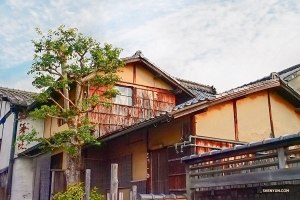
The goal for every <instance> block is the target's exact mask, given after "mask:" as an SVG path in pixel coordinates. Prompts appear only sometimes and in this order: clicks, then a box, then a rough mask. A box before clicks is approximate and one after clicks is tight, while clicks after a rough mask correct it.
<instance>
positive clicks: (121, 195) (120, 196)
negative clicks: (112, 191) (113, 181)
mask: <svg viewBox="0 0 300 200" xmlns="http://www.w3.org/2000/svg"><path fill="white" fill-rule="evenodd" d="M119 200H123V192H120V193H119Z"/></svg>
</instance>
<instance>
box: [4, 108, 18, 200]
mask: <svg viewBox="0 0 300 200" xmlns="http://www.w3.org/2000/svg"><path fill="white" fill-rule="evenodd" d="M10 109H11V112H12V113H14V128H13V134H12V141H11V149H10V158H9V165H8V174H7V176H8V178H7V188H6V192H7V200H10V198H11V187H12V175H13V166H14V155H15V143H16V137H17V129H18V115H19V112H18V111H17V110H15V108H14V107H11V108H10Z"/></svg>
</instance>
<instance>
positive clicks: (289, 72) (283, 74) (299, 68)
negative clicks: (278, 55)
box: [174, 65, 300, 110]
mask: <svg viewBox="0 0 300 200" xmlns="http://www.w3.org/2000/svg"><path fill="white" fill-rule="evenodd" d="M295 74H298V75H300V65H295V66H293V67H290V68H287V69H284V70H282V71H280V72H272V73H271V74H270V75H268V76H265V77H263V78H261V79H258V80H256V81H252V82H250V83H247V84H244V85H242V86H239V87H236V88H233V89H231V90H228V91H225V92H222V93H219V94H216V95H209V94H208V95H207V96H205V95H204V96H202V97H198V98H194V99H192V100H190V101H187V102H185V103H182V104H180V105H178V106H176V107H175V108H174V110H179V109H182V108H185V107H188V106H190V105H193V104H196V103H199V102H202V101H205V100H215V99H220V98H224V97H227V96H230V95H233V94H235V93H241V92H243V91H246V90H253V89H255V88H259V87H263V86H266V85H269V84H272V83H274V82H276V81H277V82H278V81H279V80H284V79H287V77H289V76H295ZM286 81H287V80H286Z"/></svg>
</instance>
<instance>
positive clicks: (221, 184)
mask: <svg viewBox="0 0 300 200" xmlns="http://www.w3.org/2000/svg"><path fill="white" fill-rule="evenodd" d="M299 155H300V133H297V134H292V135H286V136H282V137H280V138H272V139H266V140H263V141H261V142H253V143H248V144H246V145H238V146H235V147H234V148H227V149H222V150H213V151H211V152H207V153H202V154H200V155H194V156H188V157H184V158H182V161H183V162H184V163H185V164H186V187H187V196H188V198H189V199H198V198H199V197H200V196H201V194H202V193H203V191H210V192H209V193H210V196H213V195H214V193H215V191H216V190H222V189H232V188H241V187H244V188H245V187H253V186H258V187H262V186H268V185H270V184H272V185H285V184H299V180H298V179H300V156H299ZM201 192H202V193H201ZM258 192H259V191H258ZM235 195H236V198H235V197H232V199H238V198H237V195H238V194H235ZM231 196H232V195H231Z"/></svg>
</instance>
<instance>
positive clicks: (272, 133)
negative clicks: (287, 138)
mask: <svg viewBox="0 0 300 200" xmlns="http://www.w3.org/2000/svg"><path fill="white" fill-rule="evenodd" d="M268 107H269V116H270V126H271V134H270V136H271V137H272V138H275V133H274V123H273V116H272V106H271V100H270V91H269V90H268Z"/></svg>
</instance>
